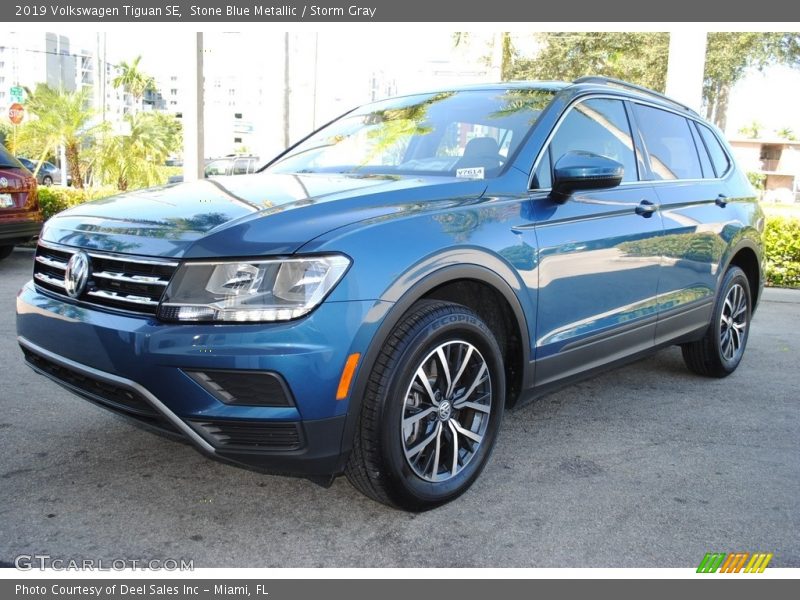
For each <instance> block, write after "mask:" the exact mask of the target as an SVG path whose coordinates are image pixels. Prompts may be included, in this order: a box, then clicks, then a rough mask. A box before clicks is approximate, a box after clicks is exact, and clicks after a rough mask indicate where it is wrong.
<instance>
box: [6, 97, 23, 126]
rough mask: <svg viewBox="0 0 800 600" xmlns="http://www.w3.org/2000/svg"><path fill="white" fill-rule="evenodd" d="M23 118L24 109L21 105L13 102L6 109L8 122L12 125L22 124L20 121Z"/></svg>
mask: <svg viewBox="0 0 800 600" xmlns="http://www.w3.org/2000/svg"><path fill="white" fill-rule="evenodd" d="M24 118H25V107H24V106H22V104H20V103H18V102H15V103H14V104H12V105H11V106H9V107H8V120H9V121H11V122H12V123H13V124H14V125H19V124H20V123H22V119H24Z"/></svg>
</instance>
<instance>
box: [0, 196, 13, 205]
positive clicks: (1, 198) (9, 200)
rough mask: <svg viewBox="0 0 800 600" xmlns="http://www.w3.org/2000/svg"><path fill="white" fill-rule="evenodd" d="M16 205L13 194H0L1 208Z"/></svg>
mask: <svg viewBox="0 0 800 600" xmlns="http://www.w3.org/2000/svg"><path fill="white" fill-rule="evenodd" d="M12 206H14V198H12V197H11V194H0V208H10V207H12Z"/></svg>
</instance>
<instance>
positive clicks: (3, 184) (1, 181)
mask: <svg viewBox="0 0 800 600" xmlns="http://www.w3.org/2000/svg"><path fill="white" fill-rule="evenodd" d="M7 187H8V179H6V178H5V177H0V188H7Z"/></svg>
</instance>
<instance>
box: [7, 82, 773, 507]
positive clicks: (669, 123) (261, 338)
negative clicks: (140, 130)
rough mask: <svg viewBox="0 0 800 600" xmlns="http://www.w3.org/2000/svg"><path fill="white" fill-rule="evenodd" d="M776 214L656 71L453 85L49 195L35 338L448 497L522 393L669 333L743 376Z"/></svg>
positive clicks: (420, 501) (208, 418)
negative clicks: (663, 87) (89, 197)
mask: <svg viewBox="0 0 800 600" xmlns="http://www.w3.org/2000/svg"><path fill="white" fill-rule="evenodd" d="M762 229H763V216H762V213H761V210H760V208H759V206H758V204H757V202H756V199H755V197H754V192H753V190H752V188H751V187H750V184H749V183H748V180H747V178H746V177H745V175H744V173H742V172H741V171H740V170H739V169H738V168H737V166H736V164H735V163H734V161H733V159H732V156H731V151H730V149H729V147H728V146H727V144H726V142H725V141H724V140H723V137H722V136H721V134H720V132H719V131H717V130H716V129H715V128H714V127H712V126H710V125H709V124H708V123H706V122H705V121H704V120H703V119H701V118H700V117H699V116H698V115H697V114H696V113H694V112H693V111H691V110H690V109H688V108H686V107H684V106H682V105H680V104H678V103H676V102H674V101H672V100H670V99H669V98H666V97H664V96H662V95H660V94H657V93H656V92H653V91H650V90H647V89H645V88H640V87H637V86H633V85H630V84H627V83H624V82H621V81H616V80H610V79H605V78H599V77H587V78H583V79H580V80H577V81H575V82H573V83H558V82H525V83H504V84H496V85H478V86H473V87H465V88H460V89H447V90H444V91H438V92H434V93H427V94H418V95H412V96H406V97H401V98H393V99H390V100H385V101H381V102H377V103H374V104H370V105H367V106H363V107H361V108H357V109H355V110H353V111H352V112H349V113H347V114H345V115H344V116H342V117H341V118H339V119H337V120H335V121H333V122H331V123H330V124H328V125H326V126H325V127H323V128H321V129H319V130H318V131H316V132H314V133H312V134H311V135H310V136H308V137H307V138H305V139H304V140H302V141H301V142H299V143H298V144H296V145H295V146H293V147H292V148H290V149H288V150H287V151H286V152H284V153H283V154H281V155H280V156H278V157H277V158H275V159H274V160H273V161H272V162H271V163H269V164H268V165H267V166H266V167H265V168H264V169H263V170H262V171H261V172H259V173H257V174H253V175H245V176H239V177H229V178H219V179H215V180H205V181H198V182H189V183H184V184H179V185H168V186H165V187H161V188H155V189H149V190H144V191H138V192H133V193H128V194H124V195H120V196H117V197H113V198H109V199H106V200H100V201H96V202H91V203H88V204H85V205H82V206H78V207H75V208H72V209H70V210H67V211H65V212H63V213H61V214H59V215H58V216H56V217H54V218H52V219H50V220H49V221H48V222H47V223H46V225H45V227H44V230H43V233H42V235H41V237H40V242H39V245H38V249H37V251H36V255H35V263H34V271H33V280H32V281H31V282H30V283H28V284H27V285H25V286H24V288H23V289H22V290H21V292H20V294H19V297H18V301H17V315H18V317H17V327H18V334H19V338H18V339H19V344H20V346H21V348H22V351H23V352H24V354H25V358H26V360H27V361H28V363H29V364H30V366H31V367H33V368H34V369H35V370H36V371H38V372H39V373H41V374H43V375H46V376H47V377H50V378H51V379H53V380H55V381H56V382H58V383H60V384H61V385H63V386H65V387H66V388H68V389H70V390H72V391H73V392H75V393H76V394H78V395H80V396H83V397H84V398H86V399H88V400H90V401H92V402H94V403H96V404H99V405H101V406H103V407H106V408H109V409H111V410H112V411H115V412H118V413H121V414H123V415H127V416H129V417H131V418H133V419H136V420H138V421H139V422H141V423H145V424H147V425H149V426H152V427H155V428H157V429H159V430H161V431H165V432H170V433H173V434H175V435H178V436H181V437H183V438H184V439H185V440H188V441H189V442H191V443H192V444H194V446H195V447H196V448H198V449H199V450H201V451H203V452H205V453H207V454H208V455H210V456H212V457H215V458H217V459H220V460H224V461H227V462H230V463H234V464H238V465H241V466H247V467H250V468H256V469H259V470H263V471H266V472H279V473H288V474H299V475H305V476H307V477H309V478H312V479H316V480H319V481H323V482H325V481H330V480H332V478H333V477H334V476H336V475H339V474H346V475H347V477H348V478H349V480H350V481H351V482H352V483H353V484H354V485H355V487H357V488H358V489H359V490H361V491H362V492H364V493H365V494H367V495H368V496H370V497H372V498H374V499H376V500H379V501H381V502H385V503H387V504H391V505H394V506H398V507H402V508H404V509H408V510H424V509H427V508H431V507H434V506H437V505H440V504H442V503H444V502H447V501H450V500H452V499H453V498H455V497H457V496H458V495H459V494H461V493H462V492H464V491H465V490H467V489H468V488H469V486H470V485H471V484H472V483H473V482H474V481H475V479H476V478H477V477H478V475H479V473H480V472H481V470H482V469H483V467H484V465H485V464H486V462H487V460H488V458H489V455H490V453H491V451H492V447H493V446H494V445H495V442H496V440H497V436H498V431H499V428H500V422H501V419H502V416H503V410H504V408H507V407H509V406H513V405H515V404H518V403H521V402H524V401H526V400H528V399H530V398H532V397H534V396H535V395H537V394H540V393H542V392H545V391H547V390H549V389H552V388H553V387H555V386H558V385H561V384H564V383H565V382H568V381H572V380H574V379H576V378H578V377H581V376H585V375H587V374H591V373H593V372H596V371H598V370H600V369H602V368H607V367H609V366H612V365H617V364H619V363H621V362H624V361H626V360H630V359H633V358H636V357H639V356H642V355H643V354H646V353H648V352H652V351H654V350H655V349H658V348H662V347H665V346H668V345H672V344H680V345H681V346H682V348H683V356H684V358H685V361H686V364H687V365H688V367H689V369H691V370H692V371H694V372H696V373H700V374H703V375H708V376H712V377H723V376H726V375H728V374H730V373H732V372H733V371H734V370H735V369H736V367H737V366H738V365H739V362H740V360H741V359H742V354H743V353H744V350H745V346H746V344H747V338H748V333H749V328H750V319H751V315H752V313H753V310H754V309H755V306H756V303H757V301H758V298H759V295H760V292H761V290H762V287H763V269H762V258H761V257H762Z"/></svg>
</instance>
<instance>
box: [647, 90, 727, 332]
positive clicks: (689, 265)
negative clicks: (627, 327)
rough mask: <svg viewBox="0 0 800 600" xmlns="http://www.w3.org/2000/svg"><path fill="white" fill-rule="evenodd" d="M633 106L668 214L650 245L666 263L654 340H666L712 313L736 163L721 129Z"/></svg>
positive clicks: (700, 324) (701, 323)
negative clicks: (718, 133)
mask: <svg viewBox="0 0 800 600" xmlns="http://www.w3.org/2000/svg"><path fill="white" fill-rule="evenodd" d="M634 112H635V115H636V121H637V123H638V125H639V129H640V131H641V135H642V139H643V143H644V147H645V151H646V155H647V157H648V161H647V164H648V168H649V171H650V175H649V178H650V179H651V180H652V181H653V187H654V188H655V190H656V193H657V194H658V201H659V203H660V204H661V211H662V215H663V220H664V233H665V235H664V238H663V239H662V240H661V241H660V243H659V246H658V247H657V248H652V251H653V252H654V253H655V252H656V251H657V252H658V253H660V254H661V257H662V264H663V266H664V268H663V269H662V271H661V280H660V284H659V290H658V304H659V323H658V326H657V328H656V340H655V341H656V343H661V342H666V341H669V340H671V339H674V338H676V337H678V336H680V335H683V334H687V333H691V332H693V331H696V330H697V329H699V328H702V327H704V326H706V325H707V324H708V322H709V320H710V318H711V310H712V307H713V301H714V295H715V290H716V280H717V275H718V274H717V269H718V265H719V264H720V261H721V259H722V255H723V252H724V251H725V248H726V246H727V244H728V241H729V240H727V239H726V236H727V235H728V232H729V231H732V230H731V229H726V219H727V218H728V216H729V214H730V210H728V211H726V210H725V206H726V204H727V194H728V190H727V186H726V184H725V181H724V176H725V174H726V173H727V171H728V169H729V168H730V164H731V163H730V160H729V159H728V157H727V154H726V153H725V151H724V150H723V149H722V146H721V145H720V144H719V141H717V140H716V136H715V134H713V133H712V132H711V130H710V129H708V128H707V127H705V126H703V125H698V124H696V123H695V121H694V120H691V119H687V118H686V117H684V116H683V115H681V114H678V113H676V112H672V111H669V110H666V109H663V108H657V107H655V106H650V105H644V104H636V105H635V109H634ZM701 131H702V133H701ZM708 145H712V147H713V148H714V150H713V153H711V152H709V149H708Z"/></svg>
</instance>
